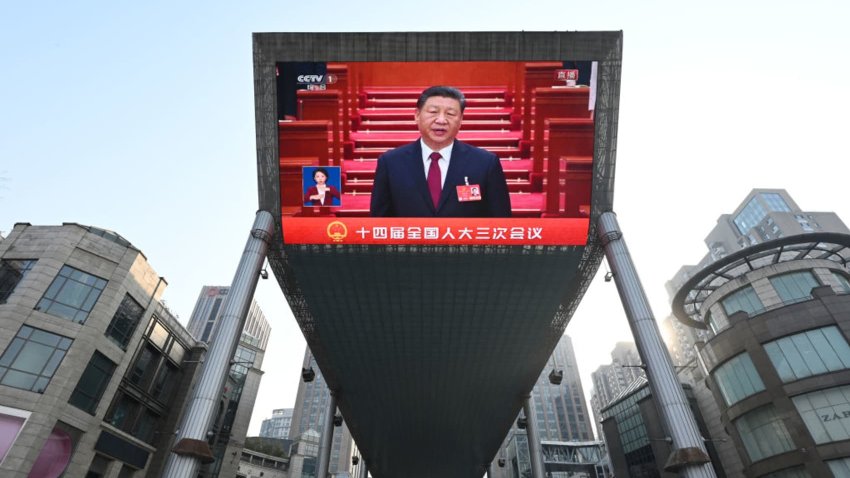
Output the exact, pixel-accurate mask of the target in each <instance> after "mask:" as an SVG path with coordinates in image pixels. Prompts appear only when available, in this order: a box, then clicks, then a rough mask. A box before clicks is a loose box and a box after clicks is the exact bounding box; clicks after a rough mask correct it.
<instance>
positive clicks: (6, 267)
mask: <svg viewBox="0 0 850 478" xmlns="http://www.w3.org/2000/svg"><path fill="white" fill-rule="evenodd" d="M33 265H35V260H30V259H10V260H2V261H0V304H3V303H5V302H6V299H8V298H9V296H10V295H12V292H14V291H15V287H17V286H18V282H20V281H21V280H23V278H24V276H25V275H27V272H28V271H29V270H30V269H32V266H33Z"/></svg>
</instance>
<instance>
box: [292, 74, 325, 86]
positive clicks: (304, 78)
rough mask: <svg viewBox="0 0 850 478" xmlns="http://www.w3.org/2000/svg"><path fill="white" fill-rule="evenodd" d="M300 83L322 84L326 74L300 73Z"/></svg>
mask: <svg viewBox="0 0 850 478" xmlns="http://www.w3.org/2000/svg"><path fill="white" fill-rule="evenodd" d="M297 79H298V83H299V84H301V85H321V84H323V83H324V82H323V81H322V80H324V79H325V75H298V78H297Z"/></svg>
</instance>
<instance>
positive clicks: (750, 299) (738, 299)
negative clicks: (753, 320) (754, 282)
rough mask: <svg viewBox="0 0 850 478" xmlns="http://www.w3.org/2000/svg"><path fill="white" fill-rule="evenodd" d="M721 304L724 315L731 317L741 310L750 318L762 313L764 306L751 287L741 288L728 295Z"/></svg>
mask: <svg viewBox="0 0 850 478" xmlns="http://www.w3.org/2000/svg"><path fill="white" fill-rule="evenodd" d="M722 304H723V309H724V310H725V311H726V315H732V314H734V313H735V312H738V311H739V310H743V311H744V312H746V313H748V314H750V315H751V316H752V315H756V314H759V313H761V312H763V311H764V305H763V304H762V303H761V300H759V298H758V295H756V291H755V290H754V289H753V288H752V287H751V286H746V287H742V288H741V289H738V290H736V291H735V292H733V293H731V294H729V295H728V296H726V298H724V299H723V301H722Z"/></svg>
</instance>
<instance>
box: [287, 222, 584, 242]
mask: <svg viewBox="0 0 850 478" xmlns="http://www.w3.org/2000/svg"><path fill="white" fill-rule="evenodd" d="M282 220H283V242H284V243H285V244H377V245H381V244H383V245H390V244H411V245H429V244H433V245H505V246H526V245H534V246H583V245H585V244H586V242H587V229H588V225H589V219H588V218H545V219H541V218H428V217H401V218H383V217H382V218H376V217H333V216H330V217H292V216H283V217H282Z"/></svg>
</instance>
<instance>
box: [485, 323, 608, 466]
mask: <svg viewBox="0 0 850 478" xmlns="http://www.w3.org/2000/svg"><path fill="white" fill-rule="evenodd" d="M553 370H560V371H563V373H564V377H563V380H562V381H561V384H560V385H555V384H553V383H551V381H550V380H549V374H550V373H551V372H552V371H553ZM531 397H532V403H533V408H534V415H535V417H534V418H535V420H536V422H537V433H538V435H539V437H540V440H541V441H549V442H577V441H585V442H586V441H591V440H593V428H592V426H591V423H590V415H589V414H588V410H587V404H586V403H585V401H584V391H583V389H582V385H581V377H580V376H579V372H578V364H577V362H576V356H575V350H574V349H573V342H572V340H571V339H570V337H569V336H567V335H564V336H563V337H561V340H559V341H558V345H557V346H556V347H555V350H554V351H552V355H551V356H550V357H549V361H548V362H546V367H545V368H544V369H543V370H542V371H541V372H540V376H539V377H537V383H535V384H534V389H533V390H532V392H531ZM525 434H526V431H525V430H519V429H518V428H517V425H516V422H514V425H513V426H512V427H511V430H510V431H509V432H508V434H507V436H506V438H505V441H504V443H503V444H502V449H501V450H500V451H499V454H498V455H497V456H496V458H497V459H498V458H506V457H507V458H510V457H514V458H516V455H517V451H516V450H517V447H519V448H522V450H521V451H519V455H520V456H521V457H523V456H524V457H525V458H524V459H523V458H520V459H519V461H523V460H525V461H523V463H513V465H511V466H508V467H507V468H501V469H498V468H497V465H493V467H492V471H493V473H494V476H495V477H512V476H515V475H514V474H512V473H513V472H512V471H511V470H513V468H512V466H515V467H519V468H523V467H528V466H529V465H528V463H527V461H528V460H527V457H528V451H527V449H528V445H527V439H526V437H525ZM516 435H519V436H520V437H519V439H518V440H517V438H516ZM553 446H554V445H553ZM511 447H512V448H511ZM509 465H510V464H509ZM519 468H518V469H519Z"/></svg>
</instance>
